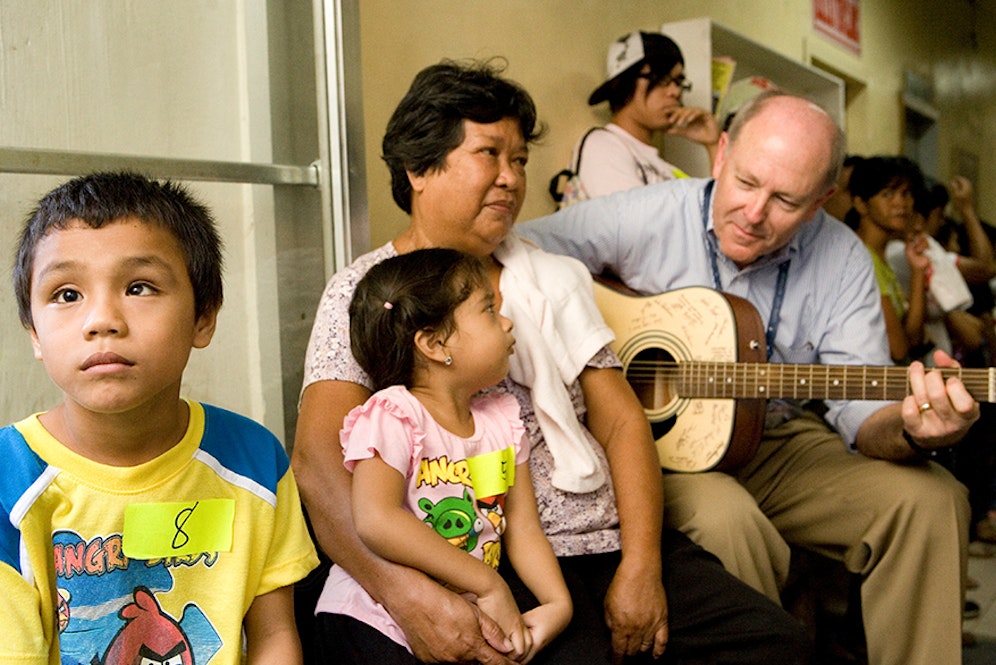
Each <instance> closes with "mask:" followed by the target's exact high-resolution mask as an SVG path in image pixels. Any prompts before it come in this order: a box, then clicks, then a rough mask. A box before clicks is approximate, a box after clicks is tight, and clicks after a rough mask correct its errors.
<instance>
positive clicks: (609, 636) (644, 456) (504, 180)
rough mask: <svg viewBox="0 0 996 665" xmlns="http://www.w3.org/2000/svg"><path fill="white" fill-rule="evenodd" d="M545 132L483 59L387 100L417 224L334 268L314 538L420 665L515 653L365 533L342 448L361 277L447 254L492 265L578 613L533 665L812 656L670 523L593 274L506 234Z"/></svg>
mask: <svg viewBox="0 0 996 665" xmlns="http://www.w3.org/2000/svg"><path fill="white" fill-rule="evenodd" d="M539 135H540V128H539V126H538V125H537V118H536V109H535V106H534V104H533V101H532V99H531V97H530V96H529V95H528V93H526V91H525V90H523V89H522V88H521V87H520V86H518V85H517V84H515V83H513V82H511V81H509V80H507V79H505V78H503V77H502V76H501V75H500V70H499V69H497V68H496V67H495V66H494V64H491V63H459V62H449V61H444V62H443V63H440V64H437V65H432V66H429V67H427V68H425V69H423V70H422V71H421V72H419V73H418V75H416V77H415V79H414V81H413V82H412V85H411V87H410V88H409V90H408V92H407V93H406V94H405V95H404V97H403V98H402V100H401V101H400V102H399V104H398V106H397V108H396V109H395V111H394V113H393V115H392V117H391V119H390V121H389V123H388V127H387V131H386V133H385V135H384V140H383V143H382V146H383V151H384V159H385V161H386V162H387V165H388V168H389V169H390V171H391V191H392V194H393V197H394V200H395V202H396V203H397V204H398V206H399V207H400V208H401V209H402V210H404V211H405V212H406V213H407V214H408V215H409V216H410V222H409V225H408V227H407V228H406V229H405V230H404V231H402V232H401V234H400V235H398V236H397V237H396V238H394V240H392V241H390V242H388V243H386V244H385V245H383V246H382V247H380V248H377V249H375V250H373V251H371V252H369V253H367V254H365V255H363V256H361V257H359V258H357V259H356V260H355V261H354V262H353V263H352V264H351V265H350V266H349V267H347V268H346V269H344V270H341V271H339V272H338V273H336V275H334V276H333V277H332V279H331V280H330V281H329V284H328V286H327V288H326V289H325V293H324V294H323V297H322V300H321V303H320V305H319V309H318V313H317V317H316V320H315V325H314V328H313V330H312V336H311V340H310V342H309V346H308V353H307V358H306V361H305V381H304V387H303V390H302V395H301V406H300V417H299V419H298V429H297V437H296V439H295V446H294V452H293V464H294V469H295V472H296V473H298V475H299V482H300V484H301V488H302V496H303V498H304V502H305V505H306V507H307V510H308V514H309V516H310V517H311V521H312V525H313V526H314V531H315V535H316V537H317V539H318V541H319V543H320V544H321V546H322V548H323V549H324V550H325V551H326V552H327V554H328V555H329V556H330V558H331V559H332V560H333V561H334V562H335V563H336V564H337V565H339V566H342V567H343V568H344V569H345V570H346V571H347V572H348V573H349V574H350V575H351V576H352V577H353V578H354V579H355V580H356V581H357V582H359V584H360V585H361V586H362V587H363V588H364V589H365V590H366V591H367V592H368V593H369V594H370V595H371V596H372V597H373V598H374V599H375V600H376V601H377V602H379V603H380V604H382V605H383V606H384V607H385V608H386V610H387V611H388V612H389V613H390V615H391V617H392V618H393V619H394V620H395V621H396V622H397V623H398V625H399V626H400V628H401V630H402V632H404V635H405V638H406V641H407V642H408V644H409V645H410V646H411V648H412V652H413V653H414V655H415V656H416V657H417V658H418V659H420V660H423V661H432V662H437V661H438V662H467V661H478V662H482V663H486V664H489V663H510V662H511V661H510V660H509V658H508V657H507V656H506V655H505V653H506V647H505V636H504V635H503V634H502V631H501V630H500V629H498V628H497V626H496V625H495V623H494V621H493V620H492V619H491V618H490V617H487V615H486V614H484V613H482V612H480V610H479V608H478V607H477V606H476V605H474V604H472V603H470V602H468V601H467V600H466V599H465V598H463V597H462V596H460V595H458V594H456V593H453V592H452V591H450V590H447V589H445V588H444V587H443V586H442V585H440V584H438V583H437V582H436V581H435V580H433V579H431V578H430V577H428V576H426V575H425V574H424V573H421V572H420V571H417V570H414V569H412V568H410V567H406V566H399V565H397V564H394V563H392V562H389V561H387V560H385V559H383V558H381V557H378V556H377V555H375V554H374V553H373V552H372V551H370V549H369V548H367V547H366V546H365V545H363V543H362V541H361V540H360V538H359V537H358V536H357V533H356V524H355V522H354V521H353V512H354V511H353V506H352V498H351V492H350V485H351V481H352V479H351V477H350V475H349V473H348V472H347V471H346V469H345V468H344V466H343V453H342V448H341V446H340V442H339V431H340V429H341V427H342V424H343V419H344V417H345V415H346V414H347V413H348V412H349V411H350V410H351V409H352V408H353V407H355V406H358V405H360V404H362V403H364V402H365V401H366V400H367V399H368V398H369V397H370V395H371V394H372V390H373V388H374V384H373V382H372V380H371V378H370V377H369V376H368V375H367V374H366V372H364V371H363V370H362V368H361V367H360V366H359V364H358V363H357V361H356V359H355V358H354V357H353V355H352V353H351V352H350V342H349V326H350V317H349V312H348V304H349V302H350V299H351V297H352V295H353V292H354V290H355V288H356V284H357V282H358V281H359V280H360V279H361V278H362V277H363V276H364V275H365V274H366V273H367V271H368V270H370V269H371V268H372V266H374V265H375V264H377V263H380V262H381V261H383V260H385V259H388V258H390V257H393V256H398V255H403V254H406V253H409V252H412V251H415V250H417V249H423V248H431V247H445V248H450V249H457V250H460V251H462V252H465V253H467V254H470V255H472V256H476V257H478V258H479V259H481V260H482V261H484V263H485V266H486V268H487V274H488V278H489V280H490V283H491V287H492V289H493V291H494V294H495V298H496V304H497V306H498V308H499V311H500V312H501V313H502V315H503V316H507V317H508V318H509V319H511V320H512V322H513V323H514V325H515V330H516V338H517V341H516V346H515V354H514V355H513V356H512V357H511V358H510V360H509V362H510V369H509V376H508V377H506V378H505V379H504V380H503V381H502V382H501V383H500V384H499V385H498V387H497V390H498V391H499V392H504V393H508V394H511V395H514V396H515V397H516V399H517V400H518V402H519V408H520V410H521V417H522V420H523V423H524V424H525V426H526V431H527V432H528V435H529V447H530V451H529V469H530V472H531V476H532V481H533V488H534V491H535V494H536V500H537V503H538V506H539V513H540V519H541V523H542V524H543V530H544V533H545V534H546V537H547V539H548V540H549V541H550V544H551V546H552V547H553V550H554V553H555V554H556V555H557V560H558V563H559V564H560V568H561V572H562V574H563V576H564V579H565V580H566V582H567V588H568V590H569V591H570V592H571V601H572V603H573V606H574V617H573V619H572V620H571V622H570V624H569V625H568V627H567V629H566V630H565V631H564V632H563V633H561V635H560V636H559V637H558V638H557V639H555V640H554V641H553V642H552V643H551V644H550V645H549V646H548V647H547V648H546V649H544V650H543V651H541V652H539V654H537V656H536V658H535V659H534V661H533V662H534V663H564V664H565V665H566V664H578V663H580V664H582V665H583V664H586V663H609V662H619V661H620V660H622V659H623V658H625V657H628V656H632V657H638V658H642V659H645V660H649V659H650V658H652V657H660V658H661V661H660V662H664V663H683V662H688V663H692V662H735V663H758V664H766V665H768V664H770V663H799V662H807V660H808V658H809V657H810V655H811V654H810V650H811V645H810V644H809V639H808V636H807V635H806V632H805V628H804V627H803V626H802V624H801V623H799V622H797V621H796V620H794V619H793V618H792V617H790V616H789V615H788V614H787V613H786V612H785V611H784V610H782V609H781V608H780V607H778V606H777V605H776V604H775V603H772V602H771V601H770V600H769V599H767V598H765V597H764V596H763V595H761V594H759V593H757V592H756V591H754V590H753V589H750V588H749V587H748V586H747V585H745V584H743V583H742V582H740V581H739V580H736V579H735V578H734V577H733V576H731V575H730V574H729V573H727V572H726V571H724V570H723V568H722V566H721V565H720V564H719V562H718V561H717V560H716V559H715V557H713V556H712V555H710V554H709V553H707V552H706V551H705V550H703V549H701V548H700V547H698V546H696V545H694V544H693V543H692V542H691V541H690V540H688V539H687V538H686V537H685V536H684V535H682V534H680V533H678V532H677V531H674V530H671V529H664V528H663V527H662V521H663V519H662V511H663V504H664V498H663V493H662V487H661V474H660V467H659V465H658V461H657V453H656V450H655V448H654V442H653V440H652V437H651V434H650V427H649V424H648V422H647V419H646V418H645V417H644V414H643V409H642V408H641V406H640V403H639V401H638V400H637V399H636V396H635V394H634V393H633V391H632V389H631V388H630V386H629V385H628V384H627V383H626V380H625V379H624V378H623V374H622V371H621V370H620V362H619V359H618V358H617V357H616V356H615V354H613V353H612V351H611V350H610V349H609V347H608V346H607V345H608V343H609V341H610V340H611V338H612V333H611V331H610V330H609V329H608V327H607V326H606V325H605V323H604V321H603V320H602V318H601V316H600V314H599V313H598V310H597V307H596V306H595V303H594V299H593V297H592V293H591V289H592V286H591V277H590V275H588V273H587V271H586V270H585V269H584V267H583V266H581V265H580V264H578V263H577V262H576V261H574V260H573V259H568V258H565V257H560V256H556V255H553V254H548V253H546V252H542V251H540V250H538V249H536V248H535V247H533V246H532V245H530V244H529V243H524V242H522V241H521V240H519V239H518V237H517V236H516V235H515V234H514V233H513V232H512V226H513V224H514V223H515V220H516V217H517V216H518V214H519V211H520V209H521V207H522V203H523V200H524V196H525V191H526V171H525V165H526V162H527V161H528V158H529V146H530V144H531V143H532V142H533V141H535V140H536V139H537V137H538V136H539ZM454 362H455V361H454ZM501 572H502V574H503V577H504V578H505V580H506V582H508V584H509V587H510V588H511V589H512V591H513V593H514V594H516V599H517V601H518V604H519V607H520V609H521V610H522V611H523V612H528V611H529V610H530V609H532V607H534V606H535V604H536V600H535V599H533V598H531V597H530V596H531V594H529V593H528V589H526V588H525V586H524V585H523V584H522V582H521V581H519V580H517V578H516V576H515V573H514V571H512V570H510V569H509V568H508V567H507V566H503V567H502V570H501ZM325 616H326V615H319V617H318V619H319V621H321V622H325V621H327V620H326V619H325ZM320 630H322V631H326V630H327V631H328V633H330V634H328V635H326V637H327V638H328V639H330V640H339V641H342V642H345V643H344V644H343V645H342V647H341V648H340V649H338V650H337V651H336V653H342V654H349V653H355V652H356V650H360V652H361V653H362V650H363V649H364V648H365V647H366V642H365V640H364V639H363V637H362V635H363V633H362V630H359V629H357V630H349V631H341V630H335V628H334V627H330V626H327V625H326V626H320ZM351 640H352V641H353V643H352V644H348V642H350V641H351ZM336 662H342V661H336ZM361 662H370V661H369V660H366V661H361Z"/></svg>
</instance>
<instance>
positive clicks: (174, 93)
mask: <svg viewBox="0 0 996 665" xmlns="http://www.w3.org/2000/svg"><path fill="white" fill-rule="evenodd" d="M267 20H268V16H267V6H266V5H265V4H264V3H263V2H259V1H254V0H226V1H225V2H214V3H203V2H201V1H200V0H175V1H171V2H168V3H158V2H135V3H100V2H89V1H88V0H32V1H30V2H29V1H24V2H6V1H5V2H0V146H4V147H11V148H24V149H48V150H54V151H79V152H99V153H122V154H133V155H146V156H153V157H163V158H184V159H207V160H226V161H248V162H261V163H266V162H269V161H271V159H272V150H273V147H272V143H271V118H270V81H269V62H268V58H269V50H268V43H267V37H268V27H267ZM180 26H182V29H178V28H179V27H180ZM66 179H68V176H65V177H63V176H39V175H15V174H0V210H2V211H3V214H2V215H0V231H2V233H0V255H2V256H3V266H4V270H3V274H4V278H3V287H2V288H0V312H2V316H0V368H2V370H3V374H2V376H3V379H2V390H0V421H2V424H4V425H5V424H7V423H9V422H11V421H13V420H15V419H20V418H23V417H25V416H27V415H29V414H30V413H32V412H35V411H40V410H43V409H46V408H49V407H51V406H53V405H54V404H55V403H56V402H57V400H58V399H59V398H60V393H59V391H58V390H57V389H56V388H55V387H54V386H53V385H52V383H51V381H49V380H48V378H47V376H46V375H45V372H44V369H43V368H42V366H41V363H39V362H37V361H35V360H34V359H33V357H32V351H31V345H30V343H29V338H28V334H27V333H26V332H25V331H24V329H23V328H21V326H20V324H19V322H18V320H17V309H16V305H15V304H14V299H13V294H12V292H11V287H10V277H9V274H10V273H9V269H10V265H11V261H10V260H11V257H12V256H13V252H14V246H15V243H16V241H17V237H16V236H17V233H18V230H19V228H20V225H21V223H22V220H23V219H24V218H25V216H26V215H27V214H28V212H29V211H30V209H31V207H32V206H33V204H34V203H35V202H36V201H37V200H38V198H39V197H40V196H41V195H43V194H44V193H45V192H46V191H48V190H49V189H51V188H52V187H54V186H55V185H56V184H58V183H60V182H63V181H65V180H66ZM190 186H191V189H192V190H193V191H194V193H195V194H196V195H197V196H198V197H200V198H202V199H203V200H205V201H206V202H207V204H208V205H209V206H210V207H211V208H212V209H213V211H214V213H215V216H216V218H217V220H218V224H219V228H220V231H221V233H222V236H223V238H224V240H225V260H226V270H225V290H226V293H225V295H226V297H225V305H224V307H223V308H222V311H221V315H220V317H219V323H218V330H217V333H216V335H215V338H214V340H213V341H212V343H211V345H210V346H209V347H208V348H207V349H204V350H197V351H195V352H194V353H193V354H192V356H191V361H190V364H189V366H188V370H187V372H186V373H185V375H184V382H183V391H184V394H186V395H188V396H190V397H193V398H195V399H200V400H205V401H209V402H212V403H214V404H218V405H219V406H224V407H226V408H230V409H233V410H235V411H238V412H240V413H244V414H246V415H249V416H251V417H253V418H255V419H257V420H259V421H260V422H263V423H265V424H266V425H268V426H269V427H270V428H271V429H272V430H273V431H275V432H277V433H278V434H282V433H283V429H284V422H283V403H282V393H281V385H280V382H281V353H280V346H279V339H280V335H279V321H280V317H279V316H278V309H277V277H276V275H277V266H276V260H275V257H276V252H275V237H274V236H275V233H276V227H275V223H274V202H273V192H272V188H270V187H265V186H250V185H237V184H212V183H192V184H191V185H190ZM319 269H320V268H319ZM297 362H298V363H299V362H300V361H299V360H298V361H297Z"/></svg>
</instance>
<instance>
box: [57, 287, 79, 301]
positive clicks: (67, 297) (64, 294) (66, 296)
mask: <svg viewBox="0 0 996 665" xmlns="http://www.w3.org/2000/svg"><path fill="white" fill-rule="evenodd" d="M82 299H83V295H82V294H81V293H80V292H79V291H76V290H74V289H62V290H60V291H56V293H55V297H54V298H53V300H54V301H55V302H61V303H70V302H79V301H80V300H82Z"/></svg>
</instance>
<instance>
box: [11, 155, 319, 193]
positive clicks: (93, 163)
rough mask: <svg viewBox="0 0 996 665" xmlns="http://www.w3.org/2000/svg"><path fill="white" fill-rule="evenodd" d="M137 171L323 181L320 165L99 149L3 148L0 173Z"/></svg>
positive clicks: (214, 178) (269, 181) (178, 176)
mask: <svg viewBox="0 0 996 665" xmlns="http://www.w3.org/2000/svg"><path fill="white" fill-rule="evenodd" d="M122 170H126V171H137V172H140V173H143V174H146V175H149V176H151V177H156V178H171V179H175V180H206V181H211V182H236V183H249V184H259V185H306V186H309V187H318V186H319V184H320V182H321V177H320V174H319V167H318V165H317V164H309V165H308V166H295V165H289V164H253V163H249V162H221V161H212V160H199V159H173V158H165V157H144V156H139V155H115V154H109V153H96V152H66V151H61V150H42V149H33V148H5V147H0V173H24V174H43V175H70V176H72V175H83V174H86V173H93V172H96V171H122Z"/></svg>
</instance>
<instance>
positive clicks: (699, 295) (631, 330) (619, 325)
mask: <svg viewBox="0 0 996 665" xmlns="http://www.w3.org/2000/svg"><path fill="white" fill-rule="evenodd" d="M595 300H596V301H597V303H598V308H599V310H600V311H601V312H602V316H603V317H605V321H606V323H608V325H609V327H610V328H612V330H613V331H614V332H615V334H616V340H615V342H613V343H612V349H613V350H614V351H615V352H616V354H618V356H619V358H620V360H622V363H623V370H624V372H625V374H626V380H627V381H628V382H629V383H630V385H631V386H633V389H634V390H635V391H636V394H637V397H639V399H640V402H641V403H642V405H643V408H644V411H645V412H646V414H647V418H648V420H649V421H650V427H651V430H652V431H653V435H654V440H655V441H656V442H657V452H658V454H659V456H660V461H661V467H663V468H664V469H666V470H668V471H679V472H701V471H729V470H733V469H736V468H737V467H739V466H741V465H743V464H745V463H746V462H747V461H749V460H750V459H751V457H753V455H754V453H755V451H756V450H757V446H758V443H759V442H760V440H761V430H762V429H763V427H764V416H765V410H766V406H767V400H768V399H772V398H783V399H798V400H803V399H846V400H901V399H903V398H904V397H905V396H906V395H908V394H909V381H908V379H907V368H905V367H894V366H883V367H865V366H860V365H792V364H781V363H770V364H769V363H767V362H766V355H767V354H766V349H765V339H764V325H763V323H762V322H761V318H760V316H758V313H757V310H756V309H755V308H754V306H753V305H752V304H751V303H750V302H748V301H747V300H744V299H743V298H739V297H737V296H733V295H730V294H727V293H722V292H720V291H715V290H713V289H709V288H704V287H689V288H683V289H677V290H674V291H668V292H666V293H662V294H660V295H656V296H639V295H631V294H628V293H624V292H622V291H620V290H619V289H618V288H617V287H614V286H610V285H608V284H607V283H605V282H603V281H596V282H595ZM941 371H942V373H943V374H944V375H945V376H958V377H960V378H961V380H962V381H963V382H964V383H965V387H966V388H967V389H968V391H969V393H971V394H972V396H973V397H975V399H976V400H978V401H985V402H992V401H996V368H987V369H964V368H961V369H943V370H941Z"/></svg>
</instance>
